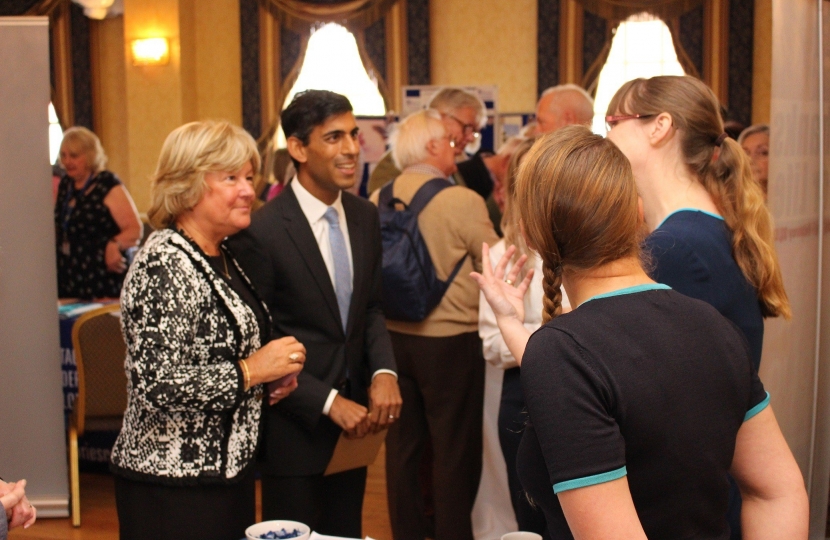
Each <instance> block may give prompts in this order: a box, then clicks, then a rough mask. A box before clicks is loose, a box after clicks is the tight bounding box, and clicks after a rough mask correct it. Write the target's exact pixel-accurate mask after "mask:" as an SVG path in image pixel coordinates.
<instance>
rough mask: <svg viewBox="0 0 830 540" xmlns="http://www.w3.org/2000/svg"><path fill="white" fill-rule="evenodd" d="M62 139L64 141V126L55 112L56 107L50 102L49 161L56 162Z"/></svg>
mask: <svg viewBox="0 0 830 540" xmlns="http://www.w3.org/2000/svg"><path fill="white" fill-rule="evenodd" d="M61 141H63V128H61V125H60V123H59V122H58V114H57V113H56V112H55V107H54V106H53V105H52V104H51V103H50V104H49V163H55V162H56V161H57V160H58V154H59V153H60V151H61Z"/></svg>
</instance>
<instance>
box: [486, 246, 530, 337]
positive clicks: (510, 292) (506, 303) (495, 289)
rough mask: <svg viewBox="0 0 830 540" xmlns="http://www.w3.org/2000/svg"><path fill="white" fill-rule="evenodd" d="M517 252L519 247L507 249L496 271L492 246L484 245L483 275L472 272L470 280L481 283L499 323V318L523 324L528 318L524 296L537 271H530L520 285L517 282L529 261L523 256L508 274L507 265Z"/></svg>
mask: <svg viewBox="0 0 830 540" xmlns="http://www.w3.org/2000/svg"><path fill="white" fill-rule="evenodd" d="M514 253H516V246H510V247H509V248H507V250H506V251H505V252H504V255H502V257H501V259H499V262H498V263H497V264H496V267H495V268H493V267H492V265H491V263H490V246H488V245H487V244H482V246H481V258H482V269H481V273H480V274H479V273H478V272H470V277H471V278H473V279H474V280H476V283H478V286H479V288H480V289H481V292H483V293H484V298H485V299H487V303H488V304H490V307H491V308H492V309H493V313H494V314H495V315H496V320H497V321H498V319H499V318H515V319H516V320H518V321H519V322H520V323H523V322H524V318H525V306H524V296H525V293H527V289H528V287H530V281H531V280H532V279H533V272H534V270H533V269H532V268H531V269H530V270H528V272H527V274H525V277H524V279H522V280H521V282H520V283H516V280H517V279H518V277H519V274H520V273H521V271H522V268H524V265H525V263H526V262H527V255H522V256H521V257H520V258H519V260H518V261H516V264H514V265H513V267H512V268H511V269H510V271H509V272H507V275H505V271H506V269H507V264H508V263H509V262H510V259H511V258H512V257H513V254H514Z"/></svg>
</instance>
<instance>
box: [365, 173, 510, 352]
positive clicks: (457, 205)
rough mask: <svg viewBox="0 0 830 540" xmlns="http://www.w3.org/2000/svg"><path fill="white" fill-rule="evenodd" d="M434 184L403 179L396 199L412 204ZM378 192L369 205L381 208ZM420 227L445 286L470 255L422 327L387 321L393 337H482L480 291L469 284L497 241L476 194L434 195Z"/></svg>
mask: <svg viewBox="0 0 830 540" xmlns="http://www.w3.org/2000/svg"><path fill="white" fill-rule="evenodd" d="M432 178H434V176H432V175H428V174H402V175H401V176H399V177H398V178H397V179H396V180H395V185H394V196H395V197H397V198H398V199H400V200H402V201H403V202H405V203H407V204H409V201H411V200H412V197H413V196H414V195H415V192H417V191H418V188H420V187H421V186H422V185H424V184H425V183H426V182H428V181H429V180H431V179H432ZM379 195H380V192H379V191H375V192H374V193H372V196H371V197H370V200H371V201H372V202H373V203H375V204H377V203H378V197H379ZM418 227H419V228H420V230H421V235H422V236H423V238H424V242H425V243H426V245H427V249H428V250H429V255H430V257H431V258H432V264H433V265H435V273H436V275H437V276H438V279H441V280H446V279H447V277H448V276H449V274H450V273H451V272H452V270H453V268H455V265H456V264H458V261H460V260H461V258H462V257H464V254H466V253H469V254H470V257H467V260H466V261H464V264H463V265H462V266H461V270H459V272H458V274H457V275H456V276H455V279H454V280H453V282H452V283H451V284H450V286H449V288H448V289H447V292H446V294H445V295H444V298H442V299H441V303H440V304H438V306H437V307H436V308H435V309H434V310H433V311H432V313H430V314H429V316H427V318H426V319H424V320H423V321H421V322H417V323H411V322H402V321H390V320H387V321H386V326H387V328H389V330H391V331H392V332H400V333H402V334H413V335H418V336H431V337H445V336H456V335H459V334H464V333H467V332H477V331H478V296H479V293H478V285H477V284H476V282H475V281H473V280H472V279H471V278H470V272H472V271H473V269H475V270H477V271H480V270H481V244H482V242H487V244H488V245H493V244H495V243H496V242H498V241H499V237H498V236H497V235H496V232H495V231H494V230H493V224H492V223H491V222H490V218H489V217H488V214H487V207H486V205H485V204H484V199H482V198H481V197H480V196H479V195H478V194H477V193H476V192H474V191H472V190H470V189H467V188H465V187H461V186H453V187H451V188H447V189H445V190H444V191H442V192H441V193H439V194H438V195H436V196H435V197H434V198H433V199H432V200H431V201H430V202H429V204H428V205H427V206H426V208H424V211H423V212H421V215H420V216H418Z"/></svg>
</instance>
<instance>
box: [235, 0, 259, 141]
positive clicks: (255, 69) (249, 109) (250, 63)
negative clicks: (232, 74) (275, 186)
mask: <svg viewBox="0 0 830 540" xmlns="http://www.w3.org/2000/svg"><path fill="white" fill-rule="evenodd" d="M239 27H240V28H241V29H242V31H241V32H240V33H239V34H240V40H241V43H240V45H241V47H240V49H241V59H240V61H241V63H242V70H241V71H242V127H244V128H245V129H246V130H247V131H248V133H250V134H251V135H252V136H253V137H254V138H255V139H258V138H259V136H260V135H261V134H262V102H261V98H262V96H261V95H260V87H259V2H258V0H239Z"/></svg>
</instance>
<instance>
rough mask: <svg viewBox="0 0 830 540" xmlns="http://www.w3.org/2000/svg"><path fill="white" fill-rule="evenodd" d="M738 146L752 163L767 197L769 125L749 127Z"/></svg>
mask: <svg viewBox="0 0 830 540" xmlns="http://www.w3.org/2000/svg"><path fill="white" fill-rule="evenodd" d="M738 144H740V145H741V148H743V149H744V152H746V155H748V156H749V159H750V161H751V162H752V175H753V177H754V178H755V181H756V182H758V184H760V186H761V189H762V190H763V192H764V197H766V196H767V186H768V184H769V125H767V124H755V125H753V126H749V127H748V128H746V129H745V130H743V131H742V132H741V134H740V135H739V136H738Z"/></svg>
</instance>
